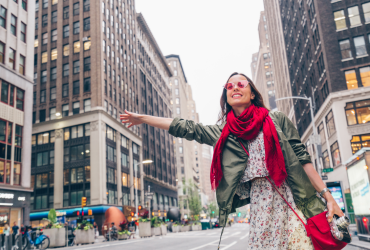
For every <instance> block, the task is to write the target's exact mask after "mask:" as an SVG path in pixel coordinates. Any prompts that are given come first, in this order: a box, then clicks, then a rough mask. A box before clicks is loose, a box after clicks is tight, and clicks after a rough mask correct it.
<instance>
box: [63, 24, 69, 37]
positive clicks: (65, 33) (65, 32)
mask: <svg viewBox="0 0 370 250" xmlns="http://www.w3.org/2000/svg"><path fill="white" fill-rule="evenodd" d="M67 37H69V25H65V26H63V38H67Z"/></svg>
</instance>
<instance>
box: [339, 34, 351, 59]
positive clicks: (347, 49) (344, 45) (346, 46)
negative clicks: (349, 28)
mask: <svg viewBox="0 0 370 250" xmlns="http://www.w3.org/2000/svg"><path fill="white" fill-rule="evenodd" d="M339 47H340V51H341V54H342V59H347V58H352V51H351V45H350V43H349V39H346V40H342V41H340V42H339Z"/></svg>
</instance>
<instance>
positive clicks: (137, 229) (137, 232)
mask: <svg viewBox="0 0 370 250" xmlns="http://www.w3.org/2000/svg"><path fill="white" fill-rule="evenodd" d="M152 162H153V161H152V160H145V161H142V162H138V163H137V164H135V165H134V171H135V178H137V166H139V165H140V164H149V163H152ZM135 181H136V180H134V188H135V183H136V188H135V210H136V218H137V219H139V211H138V200H137V189H138V186H137V182H135ZM135 234H136V237H139V227H138V226H137V227H136V233H135Z"/></svg>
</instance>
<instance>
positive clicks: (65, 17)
mask: <svg viewBox="0 0 370 250" xmlns="http://www.w3.org/2000/svg"><path fill="white" fill-rule="evenodd" d="M68 18H69V6H66V7H64V8H63V19H68Z"/></svg>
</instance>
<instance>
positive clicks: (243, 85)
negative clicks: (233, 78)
mask: <svg viewBox="0 0 370 250" xmlns="http://www.w3.org/2000/svg"><path fill="white" fill-rule="evenodd" d="M248 84H249V81H248V80H244V81H240V82H238V83H237V84H235V83H233V82H228V83H226V84H225V86H224V88H225V89H227V90H232V89H234V88H235V86H238V87H239V88H241V89H244V88H246V87H247V86H248Z"/></svg>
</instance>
